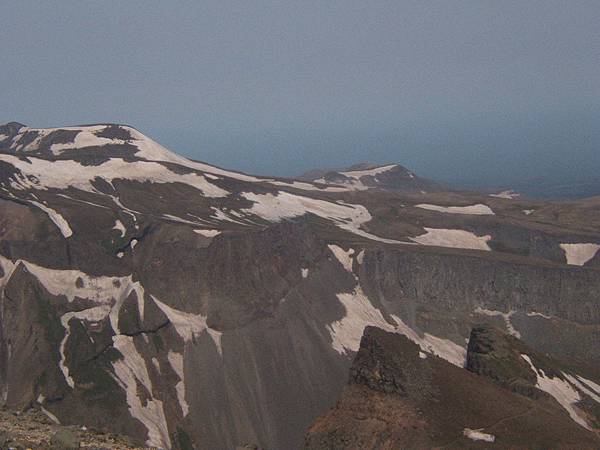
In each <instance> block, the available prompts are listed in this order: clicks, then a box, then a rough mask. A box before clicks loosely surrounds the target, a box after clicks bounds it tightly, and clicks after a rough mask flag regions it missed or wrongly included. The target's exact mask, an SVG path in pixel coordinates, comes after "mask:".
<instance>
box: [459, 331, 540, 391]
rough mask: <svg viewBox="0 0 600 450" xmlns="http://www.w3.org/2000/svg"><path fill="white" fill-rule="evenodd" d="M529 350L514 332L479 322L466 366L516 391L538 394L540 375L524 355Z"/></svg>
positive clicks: (470, 344) (471, 338) (468, 352)
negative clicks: (508, 332)
mask: <svg viewBox="0 0 600 450" xmlns="http://www.w3.org/2000/svg"><path fill="white" fill-rule="evenodd" d="M527 353H530V352H529V351H528V349H526V347H525V346H524V345H523V344H522V343H521V342H520V341H519V340H518V339H517V338H515V337H514V336H510V335H508V334H506V333H504V332H502V331H501V330H500V329H498V328H496V327H493V326H485V325H483V326H477V327H475V328H473V330H471V337H470V339H469V346H468V347H467V363H466V366H465V367H466V369H467V370H469V371H471V372H473V373H477V374H479V375H483V376H486V377H489V378H492V379H493V380H495V381H496V382H498V383H499V384H501V385H502V386H504V387H506V388H508V389H511V390H514V391H515V392H518V393H520V394H524V395H527V396H530V397H537V396H539V395H540V391H539V389H537V388H536V387H535V386H536V383H537V377H536V375H535V373H534V372H533V371H532V370H531V367H530V366H529V364H528V363H527V362H526V361H525V360H524V359H523V357H522V356H521V355H522V354H527Z"/></svg>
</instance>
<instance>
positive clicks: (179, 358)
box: [167, 350, 190, 417]
mask: <svg viewBox="0 0 600 450" xmlns="http://www.w3.org/2000/svg"><path fill="white" fill-rule="evenodd" d="M167 359H168V360H169V363H170V364H171V367H172V368H173V370H174V371H175V373H176V374H177V376H178V377H179V382H178V383H177V384H176V385H175V390H176V391H177V399H178V400H179V406H181V412H182V413H183V417H186V416H187V415H188V413H189V412H190V407H189V405H188V403H187V401H186V400H185V381H184V375H183V355H182V354H181V353H176V352H174V351H171V350H169V353H167Z"/></svg>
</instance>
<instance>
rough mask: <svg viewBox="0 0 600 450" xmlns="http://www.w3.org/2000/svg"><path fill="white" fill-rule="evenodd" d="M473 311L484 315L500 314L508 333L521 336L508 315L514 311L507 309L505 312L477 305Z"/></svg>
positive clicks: (517, 336)
mask: <svg viewBox="0 0 600 450" xmlns="http://www.w3.org/2000/svg"><path fill="white" fill-rule="evenodd" d="M475 312H476V313H477V314H484V315H486V316H491V317H493V316H500V317H502V318H503V319H504V324H505V326H506V330H507V331H508V332H509V334H512V335H513V336H514V337H516V338H519V339H520V338H521V333H519V332H518V331H517V330H516V329H515V327H514V326H513V324H512V322H511V321H510V316H512V315H513V314H514V313H515V312H514V311H509V312H507V313H504V312H502V311H494V310H490V309H484V308H481V307H479V306H478V307H477V308H475Z"/></svg>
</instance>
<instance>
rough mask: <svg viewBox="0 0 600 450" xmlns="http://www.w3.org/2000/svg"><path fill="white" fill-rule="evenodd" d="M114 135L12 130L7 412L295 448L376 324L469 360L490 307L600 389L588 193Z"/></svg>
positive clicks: (1, 259)
mask: <svg viewBox="0 0 600 450" xmlns="http://www.w3.org/2000/svg"><path fill="white" fill-rule="evenodd" d="M110 127H111V126H110V125H101V126H94V127H92V128H91V129H90V128H85V129H76V130H69V129H53V130H54V131H51V132H42V133H41V135H40V133H38V132H32V133H33V134H31V135H30V136H29V137H27V130H25V131H24V132H23V133H22V134H21V135H19V137H18V138H15V136H17V135H18V133H17V134H15V135H14V136H13V137H12V138H10V139H7V138H2V140H0V313H1V314H0V393H1V394H2V396H0V399H1V400H2V403H3V404H5V405H6V406H7V407H9V408H11V409H19V408H22V407H25V406H26V405H30V404H32V403H33V404H39V405H40V406H41V407H43V408H45V409H46V410H47V411H49V412H50V413H51V414H53V415H54V416H56V417H57V418H58V419H59V420H60V421H61V422H62V423H64V424H78V425H85V426H89V427H91V426H93V427H97V428H106V429H108V430H110V431H111V432H115V433H118V434H127V435H131V436H133V437H134V438H135V439H137V440H140V441H143V442H146V444H147V445H148V446H155V447H159V448H175V449H177V448H180V447H181V446H180V444H179V442H180V438H181V436H185V438H184V441H185V442H190V443H191V444H190V445H192V447H193V448H198V449H205V448H210V449H234V448H236V446H238V445H241V444H250V445H257V446H260V447H264V448H290V449H292V448H300V447H301V446H302V442H303V437H304V434H305V431H306V429H308V427H309V426H310V425H311V424H312V423H313V422H314V421H315V419H316V418H317V417H318V416H320V415H322V414H323V413H325V412H326V411H327V410H328V409H329V408H330V407H331V406H333V405H334V404H335V402H336V400H337V399H338V397H339V394H340V393H341V392H342V390H343V389H344V381H345V379H346V374H347V373H348V371H349V369H350V367H351V364H352V361H353V359H354V356H355V354H356V352H357V351H359V347H360V340H361V337H362V335H363V330H364V328H365V327H367V326H376V327H379V328H381V329H383V330H387V331H390V332H393V333H396V334H401V335H404V336H408V337H409V338H410V339H411V340H412V341H413V342H414V341H417V342H419V345H422V346H423V348H424V349H425V350H423V351H425V352H429V353H431V354H435V355H438V356H440V357H442V358H444V359H446V360H448V361H450V362H451V363H452V364H453V366H455V367H456V368H457V370H459V368H460V367H462V366H463V365H464V363H465V358H466V355H467V350H468V345H467V340H468V339H469V337H470V335H471V330H472V328H473V326H474V324H476V323H480V322H482V321H483V322H488V323H493V324H495V325H497V326H499V327H501V328H502V329H503V330H507V331H510V332H515V333H519V334H520V335H521V337H522V339H523V341H524V342H525V343H526V344H527V345H529V346H531V347H532V348H534V349H535V350H536V351H538V352H542V353H547V354H549V355H551V356H552V357H556V358H559V359H561V361H565V364H566V365H567V366H568V367H569V371H568V373H573V374H577V375H580V376H582V377H585V378H586V379H588V380H592V381H593V382H595V383H600V373H598V372H597V367H600V366H599V363H600V350H599V349H598V347H597V345H596V343H597V342H598V339H599V338H600V334H599V332H598V326H599V324H600V315H599V312H598V311H600V308H598V305H599V301H600V300H599V299H600V281H599V280H600V278H599V277H598V271H599V270H600V252H599V251H598V250H599V249H600V233H598V229H600V213H599V212H598V210H597V208H596V207H595V203H594V202H593V201H591V202H581V201H579V202H544V201H538V200H531V199H526V198H518V197H517V198H498V197H491V196H489V195H486V194H484V193H478V192H450V191H440V192H425V193H422V192H420V191H419V192H415V191H411V192H406V191H401V190H391V189H370V188H369V189H356V188H355V187H356V186H352V185H350V186H348V185H346V186H344V185H343V184H342V185H336V184H319V183H312V182H306V181H298V180H293V179H290V180H282V179H277V178H270V177H256V176H253V175H247V174H243V173H238V172H234V171H228V170H226V169H221V168H217V167H215V166H211V165H209V164H206V163H201V162H194V161H191V160H189V159H187V158H184V157H182V156H179V155H177V154H175V153H174V152H171V151H170V150H167V149H165V148H164V147H162V146H161V145H160V144H158V143H156V142H154V141H153V140H152V139H150V138H148V137H146V136H144V135H142V134H141V133H139V132H134V131H131V130H130V129H129V128H127V127H124V128H121V126H120V125H119V126H118V127H119V129H118V130H116V129H114V128H110ZM56 131H58V132H59V134H56V135H54V136H53V135H52V133H56ZM67 132H70V133H67ZM138 133H139V134H138ZM55 139H59V140H60V142H58V141H56V140H55ZM55 145H56V146H55ZM384 167H385V166H384ZM366 170H370V169H366ZM403 173H404V172H403ZM407 177H408V178H409V179H410V177H409V176H408V175H407ZM359 178H360V177H359ZM534 364H536V362H535V361H534ZM460 370H464V369H462V368H460Z"/></svg>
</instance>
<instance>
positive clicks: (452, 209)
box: [415, 203, 494, 216]
mask: <svg viewBox="0 0 600 450" xmlns="http://www.w3.org/2000/svg"><path fill="white" fill-rule="evenodd" d="M415 208H421V209H427V210H429V211H438V212H443V213H448V214H470V215H476V216H489V215H494V211H492V209H491V208H490V207H489V206H487V205H484V204H481V203H478V204H476V205H471V206H438V205H430V204H428V203H421V204H419V205H415Z"/></svg>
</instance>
